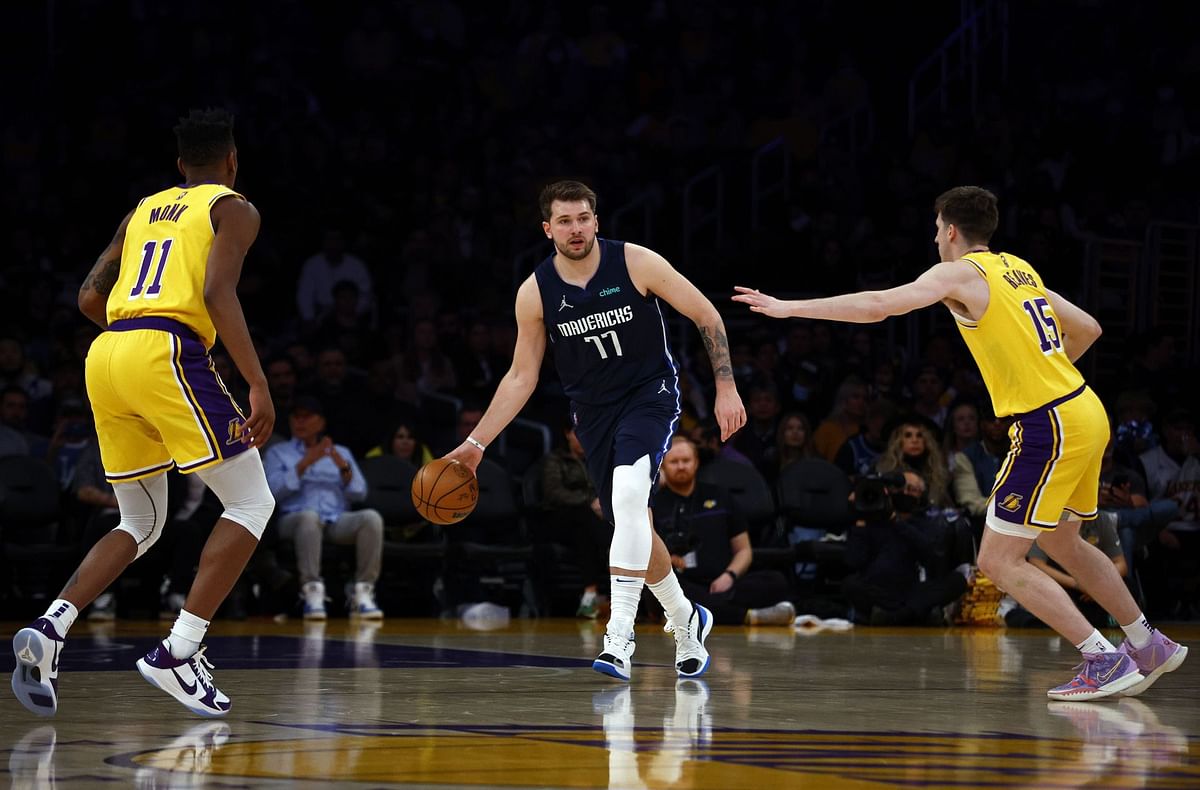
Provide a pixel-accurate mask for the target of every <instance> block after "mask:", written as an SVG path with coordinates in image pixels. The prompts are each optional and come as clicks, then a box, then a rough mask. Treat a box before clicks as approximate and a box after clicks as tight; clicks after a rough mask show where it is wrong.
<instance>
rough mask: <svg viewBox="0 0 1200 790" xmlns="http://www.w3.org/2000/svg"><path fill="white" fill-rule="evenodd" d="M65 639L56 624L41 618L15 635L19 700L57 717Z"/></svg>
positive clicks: (14, 679) (14, 687)
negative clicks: (59, 660)
mask: <svg viewBox="0 0 1200 790" xmlns="http://www.w3.org/2000/svg"><path fill="white" fill-rule="evenodd" d="M62 648H63V638H62V637H61V636H59V635H58V629H56V628H55V627H54V623H52V622H50V620H49V619H48V618H46V617H39V618H38V619H36V620H34V621H33V622H32V623H30V624H29V626H28V627H26V628H22V629H21V630H20V631H17V633H16V634H15V635H14V636H13V657H14V658H15V659H16V664H17V666H16V668H15V669H14V670H13V675H12V690H13V694H14V695H15V696H16V698H17V701H18V702H20V703H21V704H22V705H24V706H25V707H26V709H27V710H29V711H30V712H32V713H36V714H37V715H39V716H53V715H54V714H55V712H56V711H57V710H58V655H59V653H61V652H62Z"/></svg>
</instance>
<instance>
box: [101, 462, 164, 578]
mask: <svg viewBox="0 0 1200 790" xmlns="http://www.w3.org/2000/svg"><path fill="white" fill-rule="evenodd" d="M113 493H114V494H116V497H117V505H118V507H120V509H121V523H120V524H118V525H117V526H116V529H119V530H121V531H122V532H128V533H129V534H130V535H132V536H133V539H134V541H135V542H136V543H137V554H136V555H135V556H134V559H135V560H136V559H137V558H138V557H140V556H142V555H143V554H145V553H146V551H147V549H149V548H150V547H151V546H153V545H154V541H156V540H158V538H159V536H160V535H162V530H163V524H165V523H166V522H167V476H166V475H165V474H161V475H155V476H154V477H146V478H143V479H141V480H134V481H133V482H132V483H113Z"/></svg>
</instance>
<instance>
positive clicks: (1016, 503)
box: [999, 494, 1024, 513]
mask: <svg viewBox="0 0 1200 790" xmlns="http://www.w3.org/2000/svg"><path fill="white" fill-rule="evenodd" d="M1022 499H1024V497H1023V496H1021V495H1020V494H1009V495H1008V496H1006V497H1004V501H1003V502H1000V503H999V504H1000V507H1002V508H1004V509H1005V510H1007V511H1008V512H1009V513H1016V512H1017V511H1018V510H1020V509H1021V500H1022Z"/></svg>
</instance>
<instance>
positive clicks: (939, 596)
mask: <svg viewBox="0 0 1200 790" xmlns="http://www.w3.org/2000/svg"><path fill="white" fill-rule="evenodd" d="M851 496H852V499H853V504H854V510H855V512H856V514H857V516H858V519H857V520H856V521H855V523H854V526H853V527H851V529H850V531H849V534H848V535H847V539H846V564H847V565H848V566H849V567H850V569H851V571H852V573H851V574H850V575H849V576H847V577H846V578H845V579H844V580H843V582H842V592H843V593H844V594H845V596H846V598H847V600H848V601H849V602H850V604H851V605H852V606H853V607H854V618H853V619H855V620H856V621H857V622H861V623H870V624H871V625H926V624H930V623H933V624H938V625H941V624H942V623H943V622H944V620H943V618H942V615H941V609H942V607H943V606H945V605H947V604H949V603H952V602H954V601H956V600H957V599H958V598H959V596H961V595H962V594H963V593H964V592H966V590H967V577H968V574H969V572H970V563H971V560H972V559H973V556H972V555H973V548H972V544H971V538H970V534H969V530H970V528H969V526H968V525H967V524H966V522H965V520H964V519H961V518H957V517H953V518H952V517H951V516H949V515H947V513H948V512H949V513H953V511H943V510H941V509H938V508H932V509H931V508H929V503H928V498H927V489H926V485H925V480H924V478H922V477H921V476H920V475H919V474H917V473H916V472H912V471H906V472H904V473H903V474H901V473H898V472H892V473H887V474H870V475H864V476H863V477H861V478H859V480H858V482H857V483H856V484H855V486H854V493H853V494H852V495H851Z"/></svg>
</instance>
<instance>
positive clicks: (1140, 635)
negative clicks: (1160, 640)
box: [1121, 612, 1154, 650]
mask: <svg viewBox="0 0 1200 790" xmlns="http://www.w3.org/2000/svg"><path fill="white" fill-rule="evenodd" d="M1121 630H1122V631H1124V632H1125V636H1126V637H1127V638H1128V639H1129V642H1130V643H1131V644H1132V645H1133V646H1134V648H1135V649H1137V650H1141V649H1142V648H1143V647H1145V646H1146V645H1148V644H1150V640H1151V639H1153V638H1154V629H1153V628H1151V627H1150V623H1148V622H1146V615H1144V614H1142V613H1141V612H1139V613H1138V616H1137V619H1136V620H1134V621H1133V622H1132V623H1130V624H1129V625H1123V626H1121Z"/></svg>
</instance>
